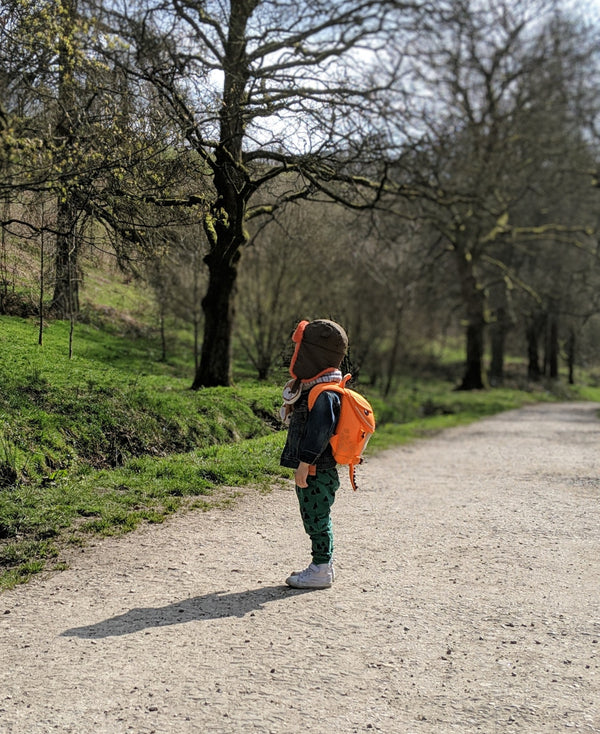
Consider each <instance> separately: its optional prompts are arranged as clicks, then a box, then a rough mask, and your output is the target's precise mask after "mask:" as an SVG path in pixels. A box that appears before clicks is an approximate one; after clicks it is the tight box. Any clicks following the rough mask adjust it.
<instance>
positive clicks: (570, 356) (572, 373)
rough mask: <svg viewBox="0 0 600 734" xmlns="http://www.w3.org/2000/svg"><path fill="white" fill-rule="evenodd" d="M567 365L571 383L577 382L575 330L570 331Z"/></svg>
mask: <svg viewBox="0 0 600 734" xmlns="http://www.w3.org/2000/svg"><path fill="white" fill-rule="evenodd" d="M567 365H568V367H569V385H574V384H575V331H574V330H573V329H571V330H570V331H569V339H568V340H567Z"/></svg>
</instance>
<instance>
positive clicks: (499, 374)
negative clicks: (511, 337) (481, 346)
mask: <svg viewBox="0 0 600 734" xmlns="http://www.w3.org/2000/svg"><path fill="white" fill-rule="evenodd" d="M508 329H509V326H508V322H507V316H506V311H505V309H504V308H503V307H499V308H497V309H496V321H495V323H494V324H492V325H491V326H490V347H491V359H490V371H489V381H490V385H492V387H496V386H497V385H502V384H503V383H504V346H505V343H506V333H507V331H508Z"/></svg>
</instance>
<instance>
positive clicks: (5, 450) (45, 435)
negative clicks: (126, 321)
mask: <svg viewBox="0 0 600 734" xmlns="http://www.w3.org/2000/svg"><path fill="white" fill-rule="evenodd" d="M75 346H76V349H75V356H74V357H73V358H72V359H69V358H68V325H67V324H63V323H60V322H57V323H52V324H50V325H49V326H47V327H46V330H45V334H44V344H43V346H42V347H39V345H38V344H37V331H36V326H35V325H34V324H33V322H30V321H27V320H23V319H15V318H7V317H0V590H2V589H7V588H10V587H12V586H15V585H16V584H19V583H23V582H25V581H27V580H28V579H29V578H31V576H32V575H34V574H36V573H39V572H40V571H43V570H52V569H60V568H63V567H64V556H63V551H64V549H65V548H68V547H69V546H71V547H72V546H73V545H85V544H86V542H87V541H88V539H89V538H90V537H93V536H95V535H99V534H100V535H114V534H120V533H125V532H128V531H130V530H133V529H134V528H136V527H138V526H139V524H140V523H160V522H163V521H164V519H165V518H166V517H168V516H169V515H171V514H173V513H174V512H177V511H181V510H182V509H184V508H190V507H196V508H201V509H208V508H210V507H214V506H216V505H220V504H222V503H223V502H224V501H226V498H227V497H228V496H230V494H228V493H227V492H223V491H222V488H224V487H227V488H235V487H242V486H246V485H251V486H255V487H257V488H259V489H266V488H268V487H270V486H272V485H273V484H275V483H277V482H280V481H283V480H284V478H289V477H290V476H291V472H290V471H289V470H286V469H282V468H281V467H280V466H279V455H280V453H281V449H282V446H283V443H284V440H285V433H284V432H283V431H281V430H280V426H279V424H278V421H277V413H278V409H279V402H280V395H281V385H280V384H262V383H257V382H254V381H252V380H245V381H244V382H242V383H240V384H239V385H237V386H235V387H232V388H219V389H210V390H208V389H207V390H200V391H197V392H192V391H190V390H189V389H188V387H189V383H190V381H191V374H188V375H186V376H182V371H181V365H180V364H177V363H174V364H166V363H161V362H157V361H156V354H155V352H154V351H153V345H152V343H150V342H148V341H144V340H143V339H136V340H131V339H128V340H124V339H123V338H121V337H119V336H118V335H116V334H108V333H106V332H100V331H98V330H97V329H94V328H92V327H90V326H78V327H77V334H76V342H75ZM281 382H283V380H281ZM452 388H453V386H452V385H451V384H449V383H447V382H443V381H440V380H429V381H418V380H414V379H408V378H407V379H406V380H404V381H403V382H401V383H400V384H399V385H398V388H397V390H396V392H395V393H394V394H393V395H392V396H389V397H388V398H386V399H385V400H384V399H383V398H381V397H380V396H378V395H377V394H376V393H375V392H374V391H369V390H366V392H367V393H368V395H369V398H370V399H371V400H372V402H373V405H374V408H375V413H376V416H377V419H378V428H377V431H376V433H375V435H374V436H373V438H372V439H371V442H370V444H369V449H368V451H369V452H370V453H371V454H373V453H375V452H376V451H378V450H381V449H384V448H388V447H390V446H393V445H397V444H399V443H405V442H407V441H411V440H414V439H416V438H419V437H423V436H426V435H428V434H431V433H432V432H435V431H439V430H442V429H444V428H448V427H450V426H455V425H458V424H464V423H467V422H471V421H473V420H477V419H478V418H481V417H483V416H486V415H492V414H494V413H497V412H500V411H503V410H507V409H512V408H517V407H520V406H522V405H524V404H526V403H530V402H534V401H539V400H554V399H557V398H562V399H587V400H598V401H600V389H597V388H577V389H572V390H569V391H566V390H565V388H564V387H561V386H560V385H554V386H552V389H547V390H545V389H542V388H539V387H538V388H536V389H535V390H532V391H523V390H509V389H495V390H489V391H481V392H477V393H464V392H455V391H454V390H453V389H452Z"/></svg>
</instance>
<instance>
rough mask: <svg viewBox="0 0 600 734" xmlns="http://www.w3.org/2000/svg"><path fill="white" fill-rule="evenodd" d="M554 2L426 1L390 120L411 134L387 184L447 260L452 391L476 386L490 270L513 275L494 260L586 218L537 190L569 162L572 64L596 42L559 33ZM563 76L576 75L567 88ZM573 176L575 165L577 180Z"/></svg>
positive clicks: (575, 91)
mask: <svg viewBox="0 0 600 734" xmlns="http://www.w3.org/2000/svg"><path fill="white" fill-rule="evenodd" d="M556 7H557V5H556V3H554V2H552V0H511V1H510V2H509V1H508V0H501V1H500V2H497V3H493V4H491V5H489V6H483V5H481V4H480V3H477V2H474V1H472V0H448V1H447V2H440V3H438V4H437V16H436V17H435V19H434V21H432V25H431V26H430V28H429V29H428V32H425V33H424V34H423V35H422V36H421V38H419V39H417V41H416V42H415V46H414V54H415V62H414V64H413V69H412V79H413V80H414V81H413V84H414V89H415V91H416V92H418V94H415V97H414V99H413V100H411V102H410V105H409V106H408V108H407V109H406V110H405V111H404V114H403V116H402V118H401V119H402V130H398V129H397V128H394V129H393V133H394V135H395V136H396V139H397V138H398V136H400V134H401V133H402V132H406V131H408V132H409V133H410V135H411V138H412V144H413V147H412V151H410V152H409V153H407V152H405V153H404V155H403V156H401V157H399V160H398V163H397V166H396V174H395V175H396V182H397V187H398V193H399V194H400V195H401V196H402V197H404V198H408V199H410V200H412V201H414V202H415V216H417V217H423V218H425V219H427V220H428V221H429V222H430V223H431V225H432V226H433V227H434V228H435V229H436V230H437V231H438V232H439V234H440V243H441V244H442V245H443V246H444V247H445V248H447V249H448V250H449V252H450V254H451V255H452V257H453V260H454V264H455V268H456V274H457V281H458V284H459V287H460V293H461V298H462V303H463V312H464V320H465V322H466V361H465V371H464V375H463V378H462V382H461V385H460V387H461V388H462V389H473V388H481V387H483V386H484V384H485V380H484V373H483V353H484V343H485V342H484V335H485V327H486V324H487V321H488V301H487V297H488V294H487V291H486V288H487V285H488V282H489V281H490V278H493V280H495V281H497V280H498V276H499V275H500V276H501V277H502V278H509V279H513V280H514V282H515V283H518V282H519V278H518V274H516V273H514V271H513V270H512V269H511V268H510V263H509V262H508V261H507V260H506V254H507V253H510V252H511V251H512V246H513V244H514V243H515V242H519V243H520V244H521V245H522V246H527V244H528V243H530V242H532V241H536V240H537V239H546V238H548V237H552V236H558V237H565V236H566V235H567V233H568V232H571V233H572V239H573V241H575V240H576V237H577V236H578V234H579V233H581V232H584V231H585V230H586V228H587V226H588V222H587V221H584V220H580V221H572V220H570V221H568V222H567V221H565V220H564V218H562V219H561V217H560V215H559V212H557V211H553V212H548V211H547V210H546V205H547V200H545V199H544V193H545V191H547V190H548V188H549V186H550V181H551V178H552V176H553V175H554V172H555V171H556V168H557V166H558V165H559V163H560V165H562V166H563V167H568V168H571V166H572V162H573V161H572V156H571V154H572V151H573V149H574V148H573V145H569V144H566V143H565V139H567V140H569V139H570V140H571V141H573V140H574V139H575V136H576V130H577V129H579V130H581V120H580V119H579V118H578V116H577V114H576V113H575V108H576V106H577V105H576V103H575V100H582V99H584V97H585V95H586V93H587V92H586V87H587V89H589V88H590V85H591V84H593V82H592V79H591V77H589V75H588V77H587V79H586V76H585V74H584V73H579V74H576V72H577V70H578V69H579V68H580V64H587V69H588V70H589V69H590V68H593V66H592V67H591V66H590V65H593V63H594V59H593V56H592V57H590V56H589V55H588V56H587V57H586V58H584V57H583V55H582V51H583V48H584V47H585V49H586V51H585V52H584V54H590V52H597V44H595V43H594V42H593V41H592V40H591V37H590V36H589V35H587V34H586V33H583V32H581V33H579V34H578V41H579V44H581V45H578V44H577V43H572V42H570V43H567V42H565V43H561V42H559V41H560V38H561V36H560V33H558V34H557V32H556V30H557V28H561V29H562V31H565V30H568V29H571V37H570V40H571V38H572V29H573V26H572V25H569V23H568V22H567V21H565V20H563V19H562V18H561V17H560V15H557V14H556ZM575 76H576V77H577V85H576V86H570V81H571V80H572V79H573V78H574V77H575ZM402 83H403V87H402V88H401V90H400V91H399V92H398V98H400V99H402V100H405V95H403V94H402V93H403V92H404V90H405V88H406V78H404V79H403V82H402ZM388 119H390V118H389V116H388ZM548 119H550V120H552V123H551V124H548V123H546V124H543V121H544V120H548ZM579 140H580V141H581V132H580V133H579ZM584 175H585V171H584V170H580V171H579V180H580V184H581V182H582V181H583V179H584ZM528 192H529V194H531V193H532V192H537V193H538V195H537V198H536V199H535V207H534V208H530V209H529V210H528V211H524V210H523V208H520V207H519V205H520V202H521V201H522V199H523V198H524V197H525V195H526V194H527V193H528ZM529 200H530V202H531V201H532V197H531V195H530V196H529ZM542 211H546V215H545V216H544V217H543V218H541V219H540V217H539V216H538V212H542ZM490 273H493V275H491V276H490ZM497 336H501V334H499V333H497Z"/></svg>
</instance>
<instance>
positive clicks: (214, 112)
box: [110, 0, 418, 388]
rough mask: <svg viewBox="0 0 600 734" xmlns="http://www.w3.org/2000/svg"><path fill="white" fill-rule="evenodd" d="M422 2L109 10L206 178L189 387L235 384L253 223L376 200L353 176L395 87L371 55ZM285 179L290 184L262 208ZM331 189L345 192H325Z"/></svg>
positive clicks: (266, 0)
mask: <svg viewBox="0 0 600 734" xmlns="http://www.w3.org/2000/svg"><path fill="white" fill-rule="evenodd" d="M123 5H124V4H123ZM417 5H418V4H417V3H404V4H403V3H389V2H384V1H382V0H361V2H356V3H331V2H328V1H327V2H326V1H325V0H312V1H311V2H309V3H308V2H307V3H289V2H284V1H283V0H232V2H231V3H229V4H227V5H224V4H222V3H219V2H216V1H213V2H207V3H203V4H202V5H198V4H197V3H193V2H189V1H188V0H171V1H170V2H166V3H165V2H162V3H155V2H152V1H151V0H138V2H134V3H127V7H123V8H122V9H121V12H120V13H116V12H113V13H112V14H111V15H112V18H111V19H110V22H111V23H112V24H113V25H114V26H115V29H116V32H118V34H119V35H120V36H122V37H126V38H127V39H129V42H130V43H131V44H132V47H133V48H134V49H135V54H132V55H131V56H130V58H128V59H123V63H127V65H128V66H129V68H130V69H132V70H134V72H135V73H137V74H139V75H140V76H142V77H143V78H145V79H148V80H150V81H151V82H152V83H153V84H154V85H155V87H156V89H157V90H159V92H160V94H161V97H162V99H163V100H164V103H165V104H166V105H168V108H169V109H170V110H171V112H172V114H173V116H174V119H176V120H177V121H178V123H179V125H180V127H181V129H182V131H184V135H185V138H186V140H187V143H188V144H189V146H190V147H191V148H193V149H194V150H195V151H197V153H198V155H199V157H200V158H201V160H202V161H203V162H204V165H205V176H206V178H207V179H208V180H209V181H210V186H211V192H210V194H209V195H208V196H206V197H205V198H204V211H203V222H204V228H205V231H206V234H207V238H208V243H209V252H208V254H207V255H206V257H205V262H206V265H207V267H208V273H209V279H208V287H207V291H206V294H205V296H204V299H203V310H204V317H205V323H204V341H203V347H202V355H201V360H200V365H199V368H198V370H197V373H196V376H195V379H194V384H193V387H196V388H197V387H200V386H202V385H225V384H228V383H229V381H230V371H231V365H230V361H231V359H230V357H231V335H232V326H233V320H234V298H233V296H234V292H235V286H236V279H237V273H238V265H239V259H240V254H241V252H242V250H243V248H244V247H245V246H246V244H247V243H248V234H247V231H246V227H247V222H248V221H249V220H251V219H253V218H256V217H259V216H262V215H265V214H268V215H271V214H273V212H274V211H275V210H277V209H279V208H281V207H282V206H283V205H284V204H285V203H286V202H289V201H291V200H296V199H298V198H301V197H308V198H310V197H314V196H316V195H319V196H321V197H329V198H331V199H334V200H339V201H345V202H349V203H351V204H352V205H354V206H367V205H369V204H370V203H371V202H372V200H373V199H374V198H375V197H377V188H376V187H374V185H373V182H372V181H371V180H367V179H360V178H359V177H358V176H357V175H356V174H357V173H360V172H361V170H360V168H358V166H357V162H358V161H359V160H360V159H361V157H364V154H365V152H366V149H365V148H364V141H365V138H367V137H369V136H371V137H372V136H373V135H374V132H373V131H374V127H373V126H372V125H371V123H372V109H373V104H372V103H373V100H374V99H375V97H376V96H377V95H379V94H381V93H382V92H383V91H384V90H385V89H386V88H387V87H388V86H389V83H390V80H391V74H390V73H386V71H385V70H384V69H379V70H378V71H377V73H375V72H373V69H374V62H375V57H376V53H377V51H378V49H379V47H380V46H382V45H385V43H386V41H387V40H389V37H390V36H391V35H393V34H394V33H397V32H400V21H402V22H403V23H407V22H412V21H413V20H414V17H415V15H416V13H417V10H418V8H417ZM369 70H370V71H371V73H369ZM371 163H372V169H374V164H373V162H372V161H371ZM282 175H284V176H285V178H286V181H287V186H285V187H279V189H278V191H279V193H278V195H277V196H276V197H275V198H271V199H269V198H265V197H264V196H263V197H262V199H261V197H260V196H259V193H260V192H261V191H263V189H264V187H265V186H266V184H269V183H271V182H272V181H273V180H274V179H275V178H277V177H280V176H282ZM336 180H337V181H344V186H343V187H342V188H339V187H338V188H333V187H332V186H331V184H332V182H333V181H336Z"/></svg>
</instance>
